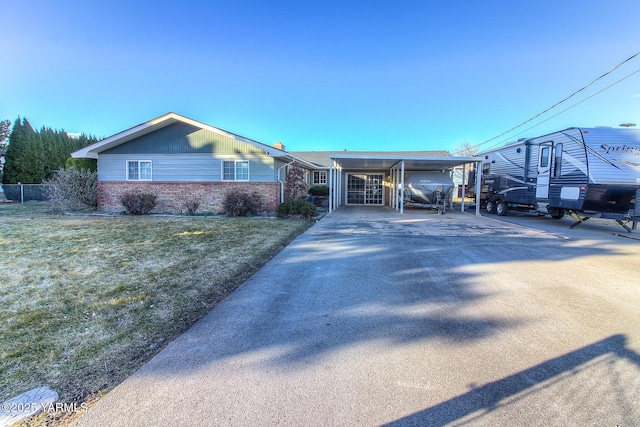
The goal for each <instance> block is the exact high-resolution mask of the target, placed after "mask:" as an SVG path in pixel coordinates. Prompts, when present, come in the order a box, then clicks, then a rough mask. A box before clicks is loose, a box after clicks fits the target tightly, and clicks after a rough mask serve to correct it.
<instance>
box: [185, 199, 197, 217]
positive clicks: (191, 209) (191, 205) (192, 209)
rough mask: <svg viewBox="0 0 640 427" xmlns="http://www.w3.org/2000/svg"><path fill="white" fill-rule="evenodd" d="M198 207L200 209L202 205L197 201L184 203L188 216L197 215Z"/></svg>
mask: <svg viewBox="0 0 640 427" xmlns="http://www.w3.org/2000/svg"><path fill="white" fill-rule="evenodd" d="M198 207H200V203H199V202H197V201H195V200H187V201H186V202H184V209H185V210H186V211H187V215H195V214H196V211H197V210H198Z"/></svg>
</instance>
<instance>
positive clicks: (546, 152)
mask: <svg viewBox="0 0 640 427" xmlns="http://www.w3.org/2000/svg"><path fill="white" fill-rule="evenodd" d="M552 148H553V143H551V142H545V143H542V144H540V153H539V156H538V180H537V185H536V199H548V198H549V177H550V175H551V149H552Z"/></svg>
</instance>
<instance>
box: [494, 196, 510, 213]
mask: <svg viewBox="0 0 640 427" xmlns="http://www.w3.org/2000/svg"><path fill="white" fill-rule="evenodd" d="M496 213H497V214H498V215H500V216H505V215H506V214H508V213H509V206H507V204H506V203H505V202H504V201H502V200H499V201H498V202H497V203H496Z"/></svg>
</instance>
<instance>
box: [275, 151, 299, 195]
mask: <svg viewBox="0 0 640 427" xmlns="http://www.w3.org/2000/svg"><path fill="white" fill-rule="evenodd" d="M295 162H296V159H293V160H291V161H290V162H289V163H287V164H286V165H282V166H280V167H279V168H278V182H279V183H280V203H284V181H282V180H281V179H280V171H282V169H284V168H286V167H287V166H290V165H292V164H294V163H295Z"/></svg>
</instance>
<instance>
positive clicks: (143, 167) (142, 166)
mask: <svg viewBox="0 0 640 427" xmlns="http://www.w3.org/2000/svg"><path fill="white" fill-rule="evenodd" d="M127 181H151V160H127Z"/></svg>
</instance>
